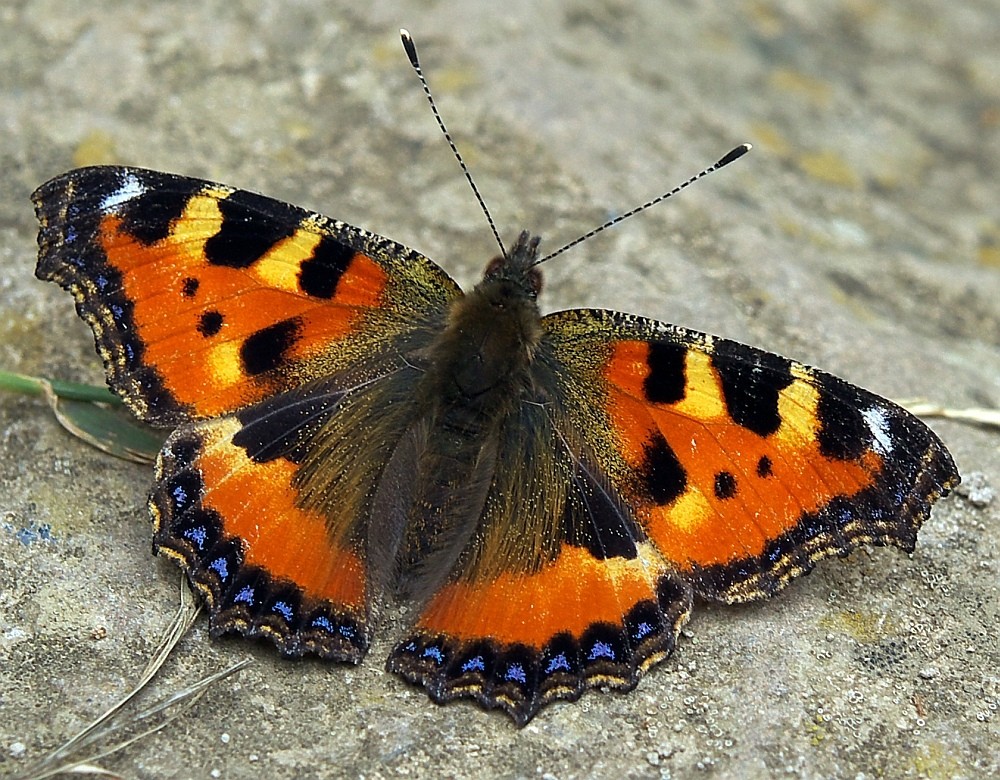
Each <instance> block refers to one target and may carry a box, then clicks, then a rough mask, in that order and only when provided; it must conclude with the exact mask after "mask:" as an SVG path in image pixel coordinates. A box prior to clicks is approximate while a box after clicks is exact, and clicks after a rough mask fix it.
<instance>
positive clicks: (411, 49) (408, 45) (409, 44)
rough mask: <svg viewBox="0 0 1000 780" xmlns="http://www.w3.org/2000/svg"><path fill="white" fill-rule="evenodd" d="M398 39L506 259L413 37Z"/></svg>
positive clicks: (405, 35) (402, 34)
mask: <svg viewBox="0 0 1000 780" xmlns="http://www.w3.org/2000/svg"><path fill="white" fill-rule="evenodd" d="M399 37H400V38H401V39H402V41H403V48H404V49H405V50H406V56H407V57H409V58H410V65H411V66H412V68H413V70H414V72H415V73H416V74H417V78H418V79H420V86H422V87H423V88H424V95H425V96H426V97H427V102H428V103H430V104H431V111H432V112H433V113H434V118H435V119H436V120H437V123H438V127H440V128H441V132H442V133H444V138H445V140H446V141H447V142H448V146H450V147H451V152H452V154H454V155H455V159H456V160H458V164H459V167H461V169H462V173H464V174H465V180H466V181H467V182H469V186H470V187H472V192H473V194H474V195H475V196H476V200H477V201H479V208H481V209H482V210H483V214H485V215H486V221H487V222H489V223H490V230H492V231H493V238H495V239H496V241H497V245H498V246H499V247H500V253H501V254H502V255H503V256H504V257H507V249H506V248H505V247H504V245H503V241H502V240H501V239H500V233H499V231H497V226H496V223H495V222H494V221H493V216H492V215H491V214H490V210H489V209H488V208H486V201H484V200H483V196H482V195H480V194H479V187H477V186H476V182H475V181H473V179H472V174H471V173H470V172H469V167H468V166H467V165H466V164H465V160H463V159H462V155H461V153H460V152H459V151H458V147H457V146H455V142H454V141H453V140H452V138H451V133H449V132H448V128H447V127H445V126H444V120H443V119H442V118H441V114H440V113H439V112H438V109H437V104H436V103H435V102H434V96H433V95H432V94H431V88H430V87H429V86H428V85H427V79H425V78H424V72H423V70H421V68H420V60H419V59H417V47H416V44H414V43H413V37H412V36H411V35H410V33H409V31H407V30H403V29H401V30H400V31H399Z"/></svg>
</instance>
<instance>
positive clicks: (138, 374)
mask: <svg viewBox="0 0 1000 780" xmlns="http://www.w3.org/2000/svg"><path fill="white" fill-rule="evenodd" d="M34 200H35V204H36V209H37V213H38V218H39V221H40V223H41V230H40V232H39V239H38V240H39V247H40V252H39V260H38V267H37V271H36V273H37V275H38V276H39V277H40V278H42V279H49V280H53V281H56V282H58V283H59V284H60V285H61V286H62V287H64V288H66V289H67V290H69V291H70V292H72V293H73V295H74V297H75V298H76V301H77V310H78V311H79V313H80V315H81V316H82V317H83V319H84V320H86V321H87V322H88V323H89V324H90V326H91V327H92V328H93V330H94V336H95V341H96V343H97V348H98V352H99V353H100V354H101V355H102V357H103V358H104V363H105V368H106V370H107V374H108V381H109V384H110V385H111V386H112V388H113V389H114V390H116V391H117V392H118V394H119V395H120V396H121V397H122V398H123V399H124V401H125V402H126V404H128V406H129V407H130V408H131V409H132V410H133V411H134V412H135V413H136V414H137V415H138V416H139V417H141V418H142V419H144V420H146V421H148V422H151V423H155V424H160V425H179V426H180V427H179V428H178V429H177V430H176V431H175V432H174V434H173V435H172V436H171V437H170V438H169V439H168V441H167V443H166V445H165V447H164V449H163V451H162V452H161V454H160V457H159V459H158V461H157V465H156V485H155V487H154V490H153V492H152V495H151V497H150V509H151V512H152V515H153V523H154V548H155V549H156V550H157V551H158V552H162V553H164V554H167V555H169V556H171V557H173V558H174V559H176V560H177V561H178V562H179V564H180V565H181V567H182V568H183V569H184V571H185V572H186V573H187V575H188V577H189V579H190V580H191V582H192V584H193V585H194V586H195V587H196V588H197V589H198V590H199V591H200V592H201V593H202V594H203V595H204V597H205V599H206V601H207V603H208V605H209V611H210V620H211V626H212V630H213V632H214V633H221V632H224V631H238V632H240V633H244V634H248V635H252V636H258V635H260V636H268V637H270V638H272V639H273V640H274V641H275V643H276V644H277V645H278V647H279V648H280V649H281V650H282V651H283V652H285V653H288V654H291V655H299V654H302V653H305V652H316V653H319V654H320V655H323V656H325V657H329V658H335V659H340V660H352V661H356V660H358V659H359V658H360V657H361V656H362V655H363V653H364V651H365V649H366V648H367V646H368V641H369V626H368V623H369V611H370V604H371V599H372V591H373V574H374V573H373V572H372V570H371V566H370V561H369V560H368V549H367V545H366V544H365V542H364V539H365V535H366V533H367V525H368V521H369V519H370V517H371V515H372V513H373V512H374V511H375V509H374V506H375V504H374V501H375V499H374V496H376V494H377V491H376V490H375V487H376V484H375V483H376V481H377V478H378V474H379V470H380V469H381V468H382V467H384V466H385V464H386V462H387V460H388V459H389V457H390V456H391V454H392V452H393V448H394V446H395V444H396V439H397V438H398V437H400V436H402V434H403V432H404V431H405V430H406V427H407V425H408V424H409V419H408V415H410V414H411V413H412V409H411V407H410V406H409V405H408V404H407V403H404V401H405V399H407V398H409V397H410V396H412V386H413V383H414V382H415V377H416V373H415V372H414V370H413V369H411V368H410V367H409V365H408V363H407V358H406V355H407V354H410V353H412V352H414V351H419V350H420V349H421V347H422V345H424V344H425V343H426V342H427V340H428V339H430V338H432V337H433V334H434V332H435V328H436V326H437V325H439V323H440V321H441V320H442V319H443V318H444V316H445V311H446V308H447V305H448V302H449V301H450V300H451V298H453V297H454V296H457V295H460V291H459V290H458V288H457V286H456V285H455V283H454V282H453V281H452V280H451V279H450V278H449V277H448V276H447V275H446V274H445V273H444V272H443V271H442V270H441V269H440V268H438V267H437V266H436V265H434V264H433V263H432V262H431V261H430V260H428V259H427V258H425V257H423V256H422V255H420V254H418V253H416V252H413V251H412V250H409V249H406V248H405V247H401V246H399V245H397V244H394V243H392V242H390V241H388V240H387V239H384V238H381V237H379V236H376V235H373V234H370V233H366V232H364V231H362V230H359V229H357V228H354V227H351V226H350V225H346V224H344V223H341V222H336V221H334V220H331V219H328V218H326V217H323V216H321V215H318V214H313V213H309V212H307V211H304V210H302V209H298V208H296V207H294V206H290V205H287V204H284V203H281V202H279V201H275V200H271V199H269V198H265V197H262V196H260V195H255V194H252V193H249V192H244V191H242V190H236V189H233V188H230V187H224V186H222V185H218V184H212V183H210V182H206V181H201V180H198V179H189V178H185V177H180V176H173V175H169V174H164V173H157V172H154V171H146V170H140V169H137V168H118V167H95V168H83V169H80V170H76V171H71V172H69V173H67V174H65V175H63V176H61V177H59V178H56V179H53V180H52V181H50V182H48V183H47V184H44V185H42V187H40V188H39V189H38V191H37V192H36V193H35V194H34ZM361 432H364V433H363V434H362V433H361ZM324 475H332V476H324ZM334 499H336V500H334Z"/></svg>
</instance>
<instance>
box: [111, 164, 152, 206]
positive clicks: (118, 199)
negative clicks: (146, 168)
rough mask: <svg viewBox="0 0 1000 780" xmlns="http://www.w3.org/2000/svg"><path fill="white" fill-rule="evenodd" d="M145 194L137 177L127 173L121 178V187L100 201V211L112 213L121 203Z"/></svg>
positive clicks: (144, 189) (143, 187)
mask: <svg viewBox="0 0 1000 780" xmlns="http://www.w3.org/2000/svg"><path fill="white" fill-rule="evenodd" d="M145 192H146V187H145V186H144V185H143V183H142V182H141V181H139V177H138V176H136V175H135V174H134V173H127V174H125V176H124V177H123V178H122V183H121V186H120V187H119V188H118V189H117V190H115V191H114V192H112V193H111V194H110V195H107V196H105V198H104V200H102V201H101V211H114V210H115V209H116V208H118V207H119V206H121V205H122V204H123V203H128V202H129V201H130V200H132V199H133V198H138V197H139V196H140V195H142V194H143V193H145Z"/></svg>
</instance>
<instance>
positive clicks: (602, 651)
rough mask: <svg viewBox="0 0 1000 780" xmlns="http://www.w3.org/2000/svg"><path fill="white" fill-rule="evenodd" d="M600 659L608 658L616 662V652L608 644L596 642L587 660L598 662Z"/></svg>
mask: <svg viewBox="0 0 1000 780" xmlns="http://www.w3.org/2000/svg"><path fill="white" fill-rule="evenodd" d="M598 658H607V659H609V660H611V661H614V660H615V651H614V650H613V649H612V648H611V645H609V644H608V643H607V642H594V645H593V647H591V648H590V653H589V654H588V655H587V660H588V661H596V660H597V659H598Z"/></svg>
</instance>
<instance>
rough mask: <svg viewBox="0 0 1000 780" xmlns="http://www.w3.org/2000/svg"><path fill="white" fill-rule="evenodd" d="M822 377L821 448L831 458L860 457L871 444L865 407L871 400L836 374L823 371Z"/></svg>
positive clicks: (820, 409)
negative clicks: (864, 415) (863, 409)
mask: <svg viewBox="0 0 1000 780" xmlns="http://www.w3.org/2000/svg"><path fill="white" fill-rule="evenodd" d="M819 380H820V381H819V404H818V406H817V409H816V413H817V416H818V417H819V431H818V433H817V434H816V439H817V441H818V442H819V451H820V452H821V453H822V454H823V455H825V456H826V457H828V458H835V459H837V460H856V459H857V458H860V457H861V456H862V455H863V454H864V453H865V451H866V450H867V449H868V448H869V446H870V445H871V440H872V433H871V430H870V429H869V427H868V424H867V423H866V422H865V419H864V417H863V416H862V411H861V410H862V408H864V407H865V406H868V405H869V404H870V401H869V400H867V399H866V398H864V397H863V396H862V394H861V391H860V390H858V388H856V387H854V386H853V385H850V384H848V383H847V382H845V381H844V380H842V379H838V378H837V377H835V376H831V375H829V374H822V375H821V376H820V377H819Z"/></svg>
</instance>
